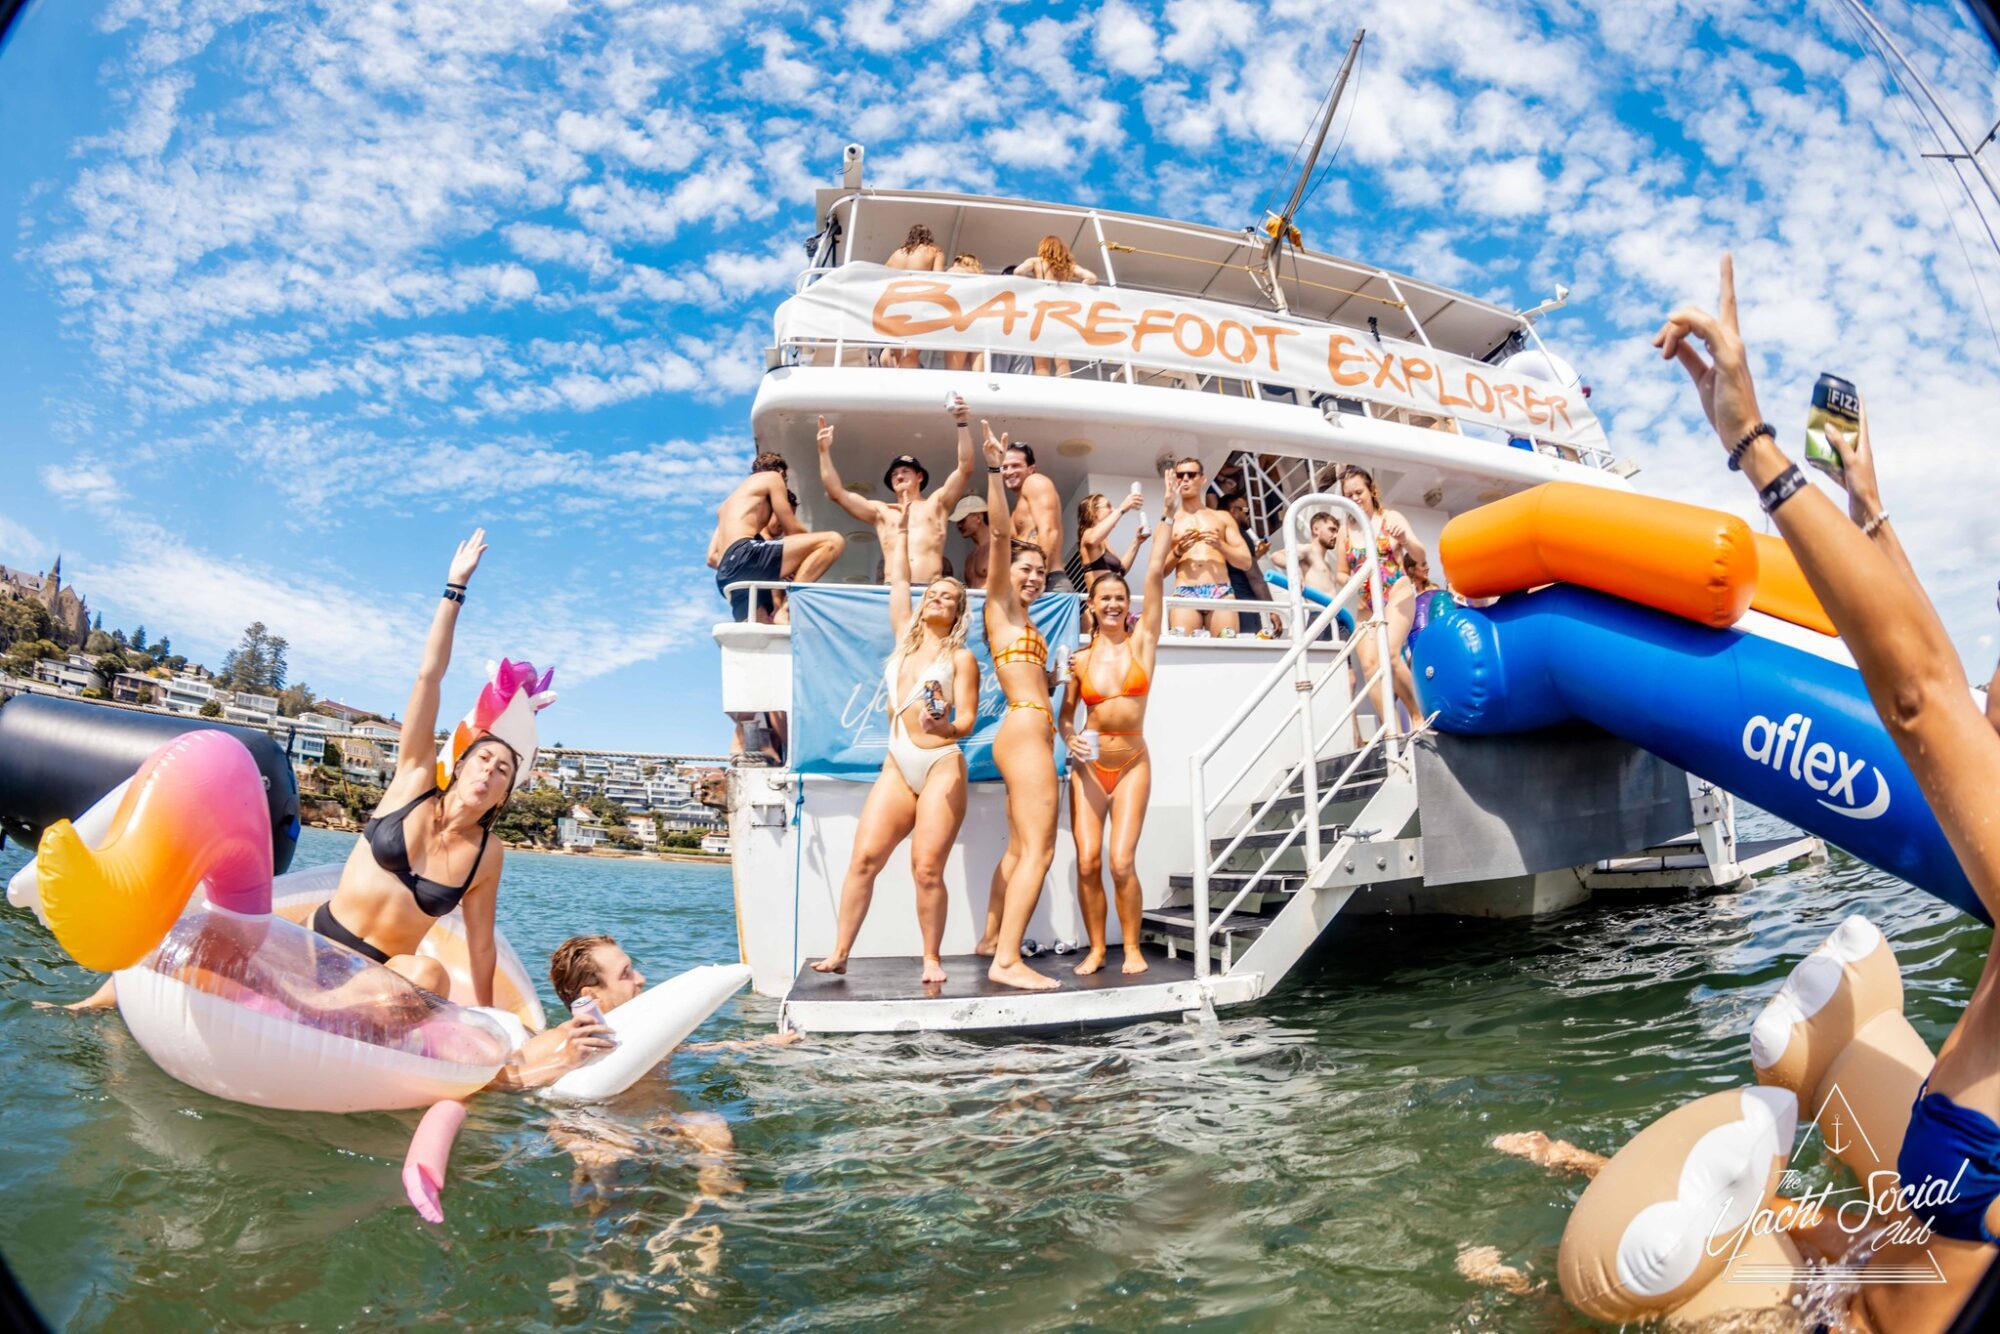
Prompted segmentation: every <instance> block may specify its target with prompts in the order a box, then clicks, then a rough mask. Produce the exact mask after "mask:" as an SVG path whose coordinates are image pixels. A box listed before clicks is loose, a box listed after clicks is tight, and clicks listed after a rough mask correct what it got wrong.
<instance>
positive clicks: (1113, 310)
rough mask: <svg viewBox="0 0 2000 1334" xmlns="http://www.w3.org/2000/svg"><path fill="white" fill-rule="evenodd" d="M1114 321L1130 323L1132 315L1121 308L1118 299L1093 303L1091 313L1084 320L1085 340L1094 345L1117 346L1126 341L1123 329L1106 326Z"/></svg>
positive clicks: (1124, 323)
mask: <svg viewBox="0 0 2000 1334" xmlns="http://www.w3.org/2000/svg"><path fill="white" fill-rule="evenodd" d="M1112 323H1117V324H1122V325H1130V324H1131V323H1132V317H1131V316H1130V315H1127V314H1126V313H1125V312H1124V311H1122V310H1120V309H1119V308H1118V303H1117V302H1116V301H1098V302H1094V303H1092V305H1091V307H1090V313H1089V314H1088V315H1086V316H1085V317H1084V320H1083V341H1084V342H1086V343H1088V344H1089V345H1090V346H1092V347H1116V346H1117V345H1118V344H1120V343H1122V342H1124V341H1125V334H1124V332H1123V331H1122V330H1118V329H1109V328H1106V327H1105V326H1106V325H1108V324H1112Z"/></svg>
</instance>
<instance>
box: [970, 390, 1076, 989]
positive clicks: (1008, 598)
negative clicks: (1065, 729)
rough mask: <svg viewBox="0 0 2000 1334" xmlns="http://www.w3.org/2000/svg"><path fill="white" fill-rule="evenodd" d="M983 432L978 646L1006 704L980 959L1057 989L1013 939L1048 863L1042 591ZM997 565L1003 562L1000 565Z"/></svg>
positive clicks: (1052, 768) (1051, 790) (996, 739)
mask: <svg viewBox="0 0 2000 1334" xmlns="http://www.w3.org/2000/svg"><path fill="white" fill-rule="evenodd" d="M980 425H981V426H982V427H985V430H986V516H987V519H988V521H989V522H990V523H991V525H992V533H993V556H992V559H990V560H989V561H987V562H986V646H987V648H988V649H990V650H991V651H992V653H993V675H994V677H995V679H997V680H998V681H999V682H1000V689H1001V691H1002V692H1003V693H1005V694H1006V696H1007V712H1006V714H1005V715H1004V716H1003V717H1002V718H1001V719H1000V727H999V730H998V731H996V732H995V733H994V735H993V762H994V764H995V765H997V766H998V767H999V769H1000V777H1001V779H1002V781H1004V782H1005V783H1006V784H1007V852H1006V855H1005V856H1003V857H1002V858H1001V859H1000V864H999V865H998V866H997V867H995V868H994V869H993V890H992V894H991V896H990V897H989V898H988V899H987V902H986V933H985V935H983V936H982V937H980V941H979V950H978V952H979V953H981V954H987V955H991V956H992V958H993V966H992V967H991V968H989V969H988V970H987V973H986V975H987V976H988V977H989V978H991V979H992V980H993V981H995V982H999V983H1002V984H1004V985H1006V986H1010V987H1019V988H1020V989H1021V990H1023V991H1052V990H1054V989H1055V988H1056V987H1058V986H1060V985H1061V983H1059V982H1057V981H1056V980H1055V979H1054V978H1048V977H1043V976H1042V975H1041V974H1040V973H1038V972H1036V971H1035V970H1034V969H1032V968H1030V967H1028V965H1027V964H1026V963H1024V962H1022V960H1021V939H1022V937H1023V936H1025V935H1027V933H1028V919H1029V918H1030V917H1031V916H1033V915H1034V912H1035V903H1036V901H1037V900H1038V899H1040V898H1041V896H1042V881H1043V880H1044V879H1045V878H1046V877H1047V876H1048V873H1049V863H1050V862H1052V861H1054V860H1055V855H1056V755H1055V732H1056V720H1055V714H1054V713H1053V712H1052V711H1051V710H1050V708H1049V688H1050V681H1049V670H1048V668H1049V645H1048V641H1047V640H1045V639H1043V638H1042V633H1041V631H1039V630H1037V629H1035V626H1034V622H1033V621H1031V620H1029V619H1028V608H1029V607H1031V606H1032V605H1033V604H1034V601H1035V599H1036V598H1038V597H1040V596H1041V594H1042V589H1043V588H1044V587H1046V586H1047V584H1048V567H1047V566H1046V564H1044V562H1043V560H1042V549H1041V548H1040V547H1038V546H1035V545H1034V544H1033V543H1029V542H1023V543H1016V542H1015V541H1014V521H1013V518H1012V516H1011V515H1010V514H1009V512H1008V510H1007V484H1006V483H1005V482H1003V481H1002V480H1001V478H1000V464H1001V461H1002V460H1003V459H1004V458H1005V457H1006V454H1007V437H1006V436H1004V435H1003V436H1001V437H1000V438H999V439H997V440H996V439H994V438H993V428H992V427H991V426H987V425H986V423H985V422H981V423H980ZM1003 557H1004V559H1003Z"/></svg>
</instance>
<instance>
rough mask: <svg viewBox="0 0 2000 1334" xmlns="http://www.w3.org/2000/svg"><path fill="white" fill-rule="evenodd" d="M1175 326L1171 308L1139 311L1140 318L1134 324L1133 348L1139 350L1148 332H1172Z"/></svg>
mask: <svg viewBox="0 0 2000 1334" xmlns="http://www.w3.org/2000/svg"><path fill="white" fill-rule="evenodd" d="M1173 327H1174V313H1173V312H1172V311H1171V310H1145V311H1141V312H1139V318H1138V320H1137V322H1136V323H1134V324H1133V326H1132V350H1133V351H1134V352H1137V351H1138V350H1139V345H1140V344H1141V343H1143V342H1145V341H1146V336H1147V335H1148V334H1163V333H1170V332H1172V331H1173Z"/></svg>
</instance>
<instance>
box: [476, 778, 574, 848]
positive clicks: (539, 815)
mask: <svg viewBox="0 0 2000 1334" xmlns="http://www.w3.org/2000/svg"><path fill="white" fill-rule="evenodd" d="M569 807H570V803H569V799H568V798H567V797H565V796H563V794H562V792H561V791H560V790H558V789H556V788H553V787H551V786H549V785H548V784H547V783H538V784H536V785H535V786H534V787H533V788H530V789H529V790H528V791H526V792H518V793H516V794H515V795H514V797H513V799H512V800H511V801H509V802H508V803H507V809H505V810H504V811H502V812H501V813H500V818H499V820H497V821H496V822H495V823H494V825H493V833H494V835H495V836H496V837H498V838H500V839H501V840H502V841H504V842H508V843H516V844H520V843H529V844H536V845H538V846H541V847H554V846H555V842H556V821H558V820H560V819H562V818H563V817H564V816H566V815H568V814H569Z"/></svg>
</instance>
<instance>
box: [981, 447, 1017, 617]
mask: <svg viewBox="0 0 2000 1334" xmlns="http://www.w3.org/2000/svg"><path fill="white" fill-rule="evenodd" d="M979 425H980V429H982V430H984V431H985V432H986V444H985V450H986V526H987V530H988V532H989V533H990V534H991V537H990V539H989V544H988V547H987V551H986V596H987V598H988V599H989V600H993V601H997V602H998V604H999V605H1000V606H1001V607H1004V608H1005V609H1006V610H1007V611H1008V612H1009V613H1010V614H1012V615H1013V616H1015V617H1016V618H1017V619H1018V618H1019V617H1020V616H1021V615H1022V611H1021V604H1020V601H1019V599H1017V598H1016V597H1015V596H1014V581H1013V580H1012V579H1011V578H1010V577H1009V576H1008V573H1007V570H1008V567H1009V566H1010V565H1012V564H1013V563H1014V516H1013V513H1012V511H1010V510H1009V509H1008V508H1007V483H1005V482H1004V481H1002V480H1001V479H1000V463H1001V460H1003V459H1005V458H1006V457H1007V437H1006V436H1005V435H1002V436H1001V437H1000V438H999V439H997V440H996V439H994V438H993V427H992V426H991V425H990V424H989V423H987V422H985V421H983V420H982V421H981V422H980V423H979Z"/></svg>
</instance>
